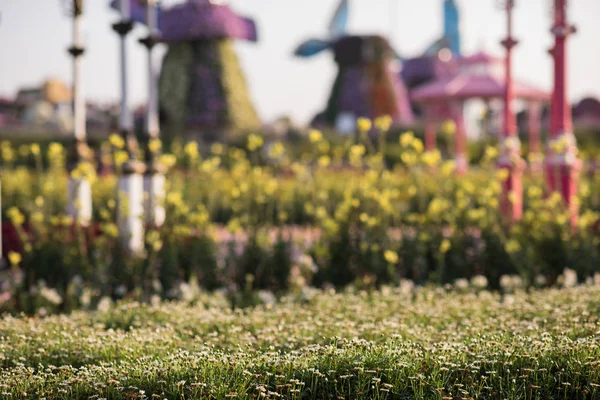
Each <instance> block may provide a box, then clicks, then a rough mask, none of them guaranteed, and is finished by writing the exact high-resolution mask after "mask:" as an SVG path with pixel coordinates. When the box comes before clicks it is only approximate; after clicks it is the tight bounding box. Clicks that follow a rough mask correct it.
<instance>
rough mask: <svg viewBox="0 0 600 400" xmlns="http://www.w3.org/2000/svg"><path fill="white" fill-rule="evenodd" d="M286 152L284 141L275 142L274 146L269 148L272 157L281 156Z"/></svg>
mask: <svg viewBox="0 0 600 400" xmlns="http://www.w3.org/2000/svg"><path fill="white" fill-rule="evenodd" d="M284 153H285V147H284V146H283V143H281V142H277V143H274V144H273V146H271V148H270V149H269V156H270V157H272V158H279V157H280V156H282V155H283V154H284Z"/></svg>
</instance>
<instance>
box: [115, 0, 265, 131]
mask: <svg viewBox="0 0 600 400" xmlns="http://www.w3.org/2000/svg"><path fill="white" fill-rule="evenodd" d="M131 1H132V9H131V17H132V19H133V20H134V21H136V22H140V23H145V13H144V7H143V5H141V4H140V1H139V0H131ZM225 3H226V2H225V1H223V0H220V1H217V0H187V1H186V2H184V3H181V4H177V5H175V6H172V7H170V8H163V9H160V10H159V31H160V37H161V42H163V43H165V44H167V46H168V50H167V53H166V55H165V57H164V59H163V64H162V69H161V76H160V84H159V96H160V97H159V103H160V112H161V124H162V127H163V128H164V129H165V130H166V131H171V132H181V131H185V132H191V133H202V134H203V135H205V136H204V137H205V138H207V136H212V135H221V134H223V133H224V132H239V131H246V130H251V129H255V128H257V127H259V126H260V120H259V117H258V114H257V112H256V110H255V108H254V106H253V104H252V101H251V99H250V96H249V93H248V89H247V85H246V80H245V77H244V74H243V71H242V69H241V67H240V65H239V60H238V57H237V55H236V53H235V50H234V47H233V42H232V41H233V40H234V39H242V40H248V41H253V42H255V41H257V29H256V25H255V23H254V21H253V20H251V19H248V18H244V17H241V16H238V15H237V14H235V13H234V12H233V11H232V10H231V8H230V7H229V6H228V5H227V4H225ZM112 5H113V7H115V6H116V2H115V1H113V3H112Z"/></svg>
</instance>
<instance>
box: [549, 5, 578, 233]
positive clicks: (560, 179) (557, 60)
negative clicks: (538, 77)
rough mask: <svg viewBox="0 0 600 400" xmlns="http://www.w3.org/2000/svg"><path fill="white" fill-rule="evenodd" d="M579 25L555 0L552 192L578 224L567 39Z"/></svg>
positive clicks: (576, 162)
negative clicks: (575, 25)
mask: <svg viewBox="0 0 600 400" xmlns="http://www.w3.org/2000/svg"><path fill="white" fill-rule="evenodd" d="M575 31H576V30H575V27H574V26H572V25H570V24H569V23H568V21H567V1H566V0H554V25H553V27H552V30H551V32H552V34H553V35H554V37H555V43H554V48H553V49H552V51H551V55H552V56H553V58H554V93H553V95H552V116H551V136H552V140H551V141H550V149H549V153H550V157H549V158H548V165H547V174H548V183H549V186H550V189H551V190H552V191H558V192H560V193H561V194H562V196H563V200H564V202H565V204H566V205H567V207H569V209H570V211H571V223H572V224H573V225H575V224H576V223H577V218H578V213H579V210H578V207H577V202H576V201H575V200H576V199H575V197H576V195H577V186H578V181H579V172H580V170H581V161H580V160H578V159H577V143H576V141H575V136H574V135H573V122H572V115H571V108H570V105H569V102H568V100H567V48H566V42H567V38H568V37H569V36H570V35H571V34H573V33H575Z"/></svg>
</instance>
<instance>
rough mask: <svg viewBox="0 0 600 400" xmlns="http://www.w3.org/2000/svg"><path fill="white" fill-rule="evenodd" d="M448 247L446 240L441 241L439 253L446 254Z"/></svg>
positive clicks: (448, 242) (449, 245)
mask: <svg viewBox="0 0 600 400" xmlns="http://www.w3.org/2000/svg"><path fill="white" fill-rule="evenodd" d="M450 247H451V244H450V241H449V240H448V239H444V240H442V243H440V253H442V254H446V253H447V252H448V251H449V250H450Z"/></svg>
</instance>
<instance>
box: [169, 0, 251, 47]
mask: <svg viewBox="0 0 600 400" xmlns="http://www.w3.org/2000/svg"><path fill="white" fill-rule="evenodd" d="M222 38H232V39H242V40H249V41H256V40H257V29H256V24H255V22H254V21H253V20H251V19H249V18H244V17H240V16H238V15H236V14H235V13H234V12H233V11H232V10H231V9H230V8H229V7H228V6H227V5H221V4H213V3H211V2H210V1H209V0H189V1H188V2H187V3H184V4H180V5H176V6H174V7H171V8H169V9H167V10H164V11H163V13H162V19H161V39H162V40H163V41H165V42H178V41H184V40H201V39H222Z"/></svg>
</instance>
